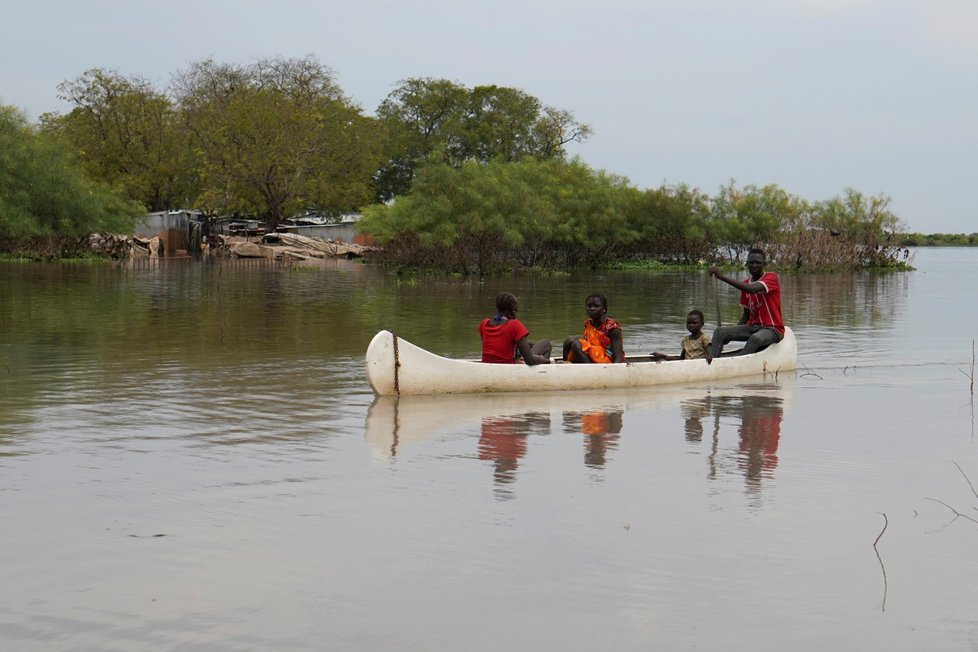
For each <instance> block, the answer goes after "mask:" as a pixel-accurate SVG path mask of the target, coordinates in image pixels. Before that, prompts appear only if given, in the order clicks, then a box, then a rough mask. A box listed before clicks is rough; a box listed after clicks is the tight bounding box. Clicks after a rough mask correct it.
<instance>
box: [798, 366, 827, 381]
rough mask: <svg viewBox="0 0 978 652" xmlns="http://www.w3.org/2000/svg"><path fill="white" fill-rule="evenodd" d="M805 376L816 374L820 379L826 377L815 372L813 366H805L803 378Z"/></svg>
mask: <svg viewBox="0 0 978 652" xmlns="http://www.w3.org/2000/svg"><path fill="white" fill-rule="evenodd" d="M803 366H804V365H803ZM805 376H815V377H816V378H818V379H819V380H824V378H822V377H821V376H819V375H818V374H817V373H815V372H814V371H812V369H811V367H805V373H803V374H801V378H804V377H805Z"/></svg>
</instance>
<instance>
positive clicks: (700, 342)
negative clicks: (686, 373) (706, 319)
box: [652, 310, 713, 363]
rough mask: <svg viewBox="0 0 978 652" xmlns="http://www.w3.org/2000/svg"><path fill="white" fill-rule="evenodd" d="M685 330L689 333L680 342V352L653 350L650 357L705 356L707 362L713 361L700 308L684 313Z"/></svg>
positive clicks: (693, 358) (694, 358) (692, 357)
mask: <svg viewBox="0 0 978 652" xmlns="http://www.w3.org/2000/svg"><path fill="white" fill-rule="evenodd" d="M686 330H688V331H689V335H687V336H686V337H684V338H683V340H682V342H680V344H679V345H680V346H681V347H682V352H681V353H680V354H679V355H668V354H666V353H660V352H659V351H653V352H652V359H653V360H698V359H701V358H705V359H706V361H707V362H708V363H709V362H713V353H712V352H711V351H710V336H709V335H707V334H706V333H704V332H703V312H702V311H701V310H690V311H689V312H688V313H686Z"/></svg>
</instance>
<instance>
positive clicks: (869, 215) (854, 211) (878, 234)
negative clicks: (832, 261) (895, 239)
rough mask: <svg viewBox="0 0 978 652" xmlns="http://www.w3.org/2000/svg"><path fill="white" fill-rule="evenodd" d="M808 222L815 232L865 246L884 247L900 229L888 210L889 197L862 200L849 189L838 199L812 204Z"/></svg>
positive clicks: (897, 220)
mask: <svg viewBox="0 0 978 652" xmlns="http://www.w3.org/2000/svg"><path fill="white" fill-rule="evenodd" d="M812 221H813V226H814V227H816V228H821V229H824V230H827V231H830V232H832V234H833V235H840V236H843V237H846V238H848V239H850V240H852V241H853V242H856V243H858V244H862V245H868V246H877V245H881V244H888V243H889V242H890V240H891V239H892V238H891V236H892V235H893V234H895V233H898V232H901V231H903V229H904V226H903V222H902V221H901V220H900V218H898V217H897V216H896V215H895V214H894V213H893V212H892V211H891V210H890V198H889V197H887V196H885V195H877V196H876V197H866V196H865V195H863V194H862V193H860V192H858V191H856V190H853V189H852V188H846V190H845V194H844V195H843V196H841V197H833V198H832V199H829V200H826V201H823V202H818V203H816V204H815V212H814V215H813V218H812Z"/></svg>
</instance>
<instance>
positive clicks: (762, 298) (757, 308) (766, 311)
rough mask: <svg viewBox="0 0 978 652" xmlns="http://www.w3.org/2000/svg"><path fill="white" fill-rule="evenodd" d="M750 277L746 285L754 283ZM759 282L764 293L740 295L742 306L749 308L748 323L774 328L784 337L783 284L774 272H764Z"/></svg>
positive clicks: (745, 281) (742, 293)
mask: <svg viewBox="0 0 978 652" xmlns="http://www.w3.org/2000/svg"><path fill="white" fill-rule="evenodd" d="M753 282H754V281H753V280H752V279H751V278H750V277H748V278H745V279H744V283H753ZM757 282H758V283H760V284H762V285H763V286H764V288H765V290H764V292H758V293H757V294H751V293H750V292H741V293H740V305H742V306H743V307H745V308H747V313H748V314H747V323H748V324H750V325H755V324H756V325H758V326H772V327H773V328H774V330H776V331H778V333H780V334H781V336H782V337H784V319H783V318H782V317H781V283H780V282H779V281H778V275H777V274H775V273H774V272H764V274H763V275H761V278H759V279H757Z"/></svg>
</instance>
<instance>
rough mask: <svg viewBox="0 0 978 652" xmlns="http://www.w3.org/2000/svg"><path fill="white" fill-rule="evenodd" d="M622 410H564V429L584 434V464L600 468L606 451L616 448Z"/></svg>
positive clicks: (603, 463) (619, 434) (622, 415)
mask: <svg viewBox="0 0 978 652" xmlns="http://www.w3.org/2000/svg"><path fill="white" fill-rule="evenodd" d="M624 416H625V411H624V410H607V411H592V412H582V413H579V412H565V413H564V429H565V430H566V431H568V432H580V433H581V434H583V435H584V464H585V465H586V466H588V467H589V468H592V469H602V468H604V465H605V463H606V462H607V460H608V453H609V452H610V451H613V450H615V449H616V448H618V439H619V438H620V437H621V429H622V426H623V425H624Z"/></svg>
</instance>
